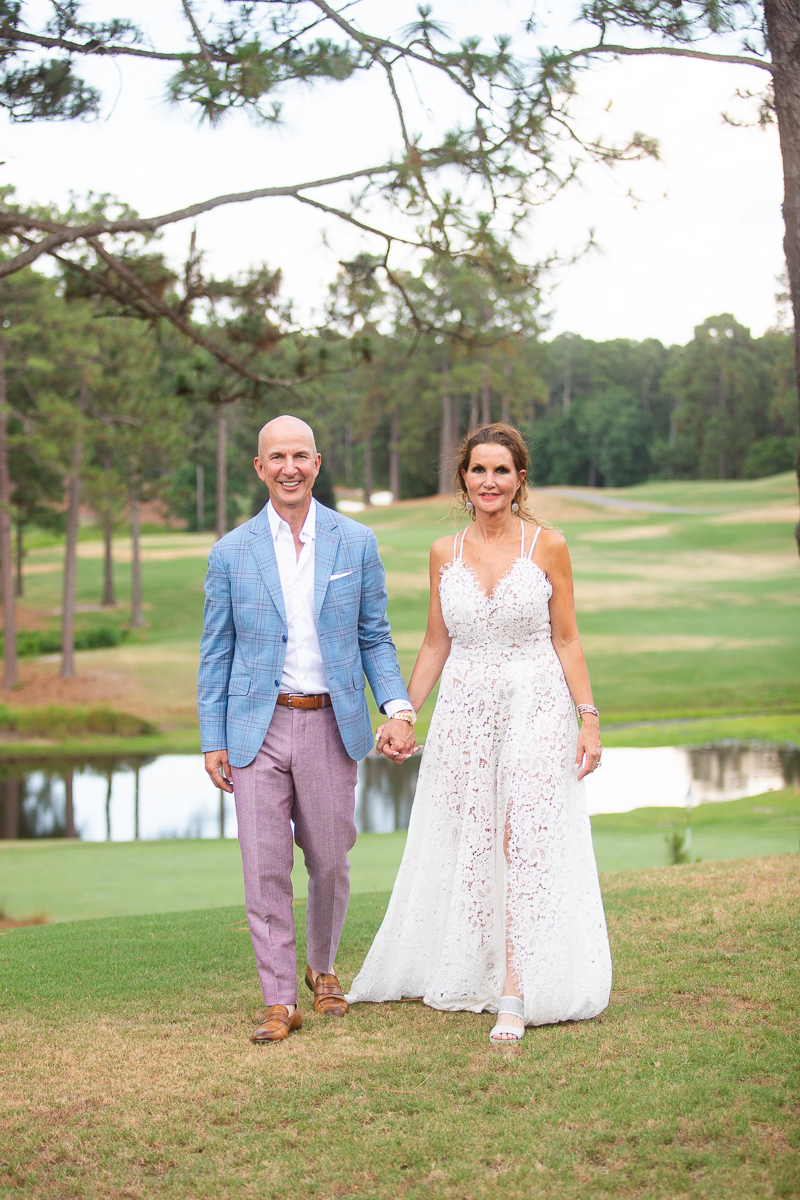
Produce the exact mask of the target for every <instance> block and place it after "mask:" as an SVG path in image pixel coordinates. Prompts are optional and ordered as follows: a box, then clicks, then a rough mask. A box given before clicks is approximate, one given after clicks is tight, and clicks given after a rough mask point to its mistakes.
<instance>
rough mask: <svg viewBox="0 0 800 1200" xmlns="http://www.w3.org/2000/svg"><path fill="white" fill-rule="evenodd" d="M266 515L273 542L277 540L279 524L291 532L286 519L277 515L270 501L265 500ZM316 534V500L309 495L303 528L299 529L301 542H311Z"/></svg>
mask: <svg viewBox="0 0 800 1200" xmlns="http://www.w3.org/2000/svg"><path fill="white" fill-rule="evenodd" d="M267 517H268V519H269V528H270V532H271V533H272V540H273V542H275V541H277V540H278V534H279V533H280V530H281V526H284V527H285V528H286V529H287V530H288V531H289V533H290V534H291V532H292V531H291V529H290V528H289V524H288V522H287V521H284V519H283V517H281V516H279V514H278V512H277V510H276V509H275V508H273V505H272V501H271V500H268V501H267ZM316 536H317V502H316V500H315V499H314V497H313V496H312V497H311V503H310V504H309V506H308V513H307V514H306V519H305V521H304V522H303V528H302V529H301V530H300V541H301V542H312V541H313V540H314V539H315V538H316Z"/></svg>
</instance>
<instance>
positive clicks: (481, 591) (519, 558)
mask: <svg viewBox="0 0 800 1200" xmlns="http://www.w3.org/2000/svg"><path fill="white" fill-rule="evenodd" d="M521 562H527V563H530V565H531V566H532V567H535V568H536V570H537V571H538V572H539V574H540V575H541V576H542V578H543V579H545V580H546V581H547V582H548V583H549V582H550V581H549V579H547V575H546V574H545V572H544V571H543V570H542V568H541V567H540V566H539V564H538V563H535V562H534V561H533V559H532V558H528V556H527V554H517V555H516V557H514V558H512V560H511V562H510V563H509V565H508V567H507V569H506V570H505V571H504V572H503V574H502V575H501V576H500V578H499V579H498V580H497V583H496V584H495V585H494V587H493V588H492V590H491V591H490V592H487V591H486V590H485V588H483V587H482V586H481V581H480V577H479V575H478V572H477V571H476V570H475V568H474V567H471V566H470V565H469V563H468V562H467V561H466V559H464V558H463V557H461V558H456V559H454V560H453V562H452V563H451V564H450V566H451V567H452V566H455V564H456V563H460V564H461V566H462V567H463V568H464V570H465V571H468V572H469V574H470V576H471V578H472V581H473V583H474V584H475V590H476V591H477V592H478V595H479V596H480V597H481V599H482V600H485V601H487V603H489V604H491V603H492V601H493V600H494V598H495V596H496V595H497V592H498V591H499V589H500V587H501V585H502V584H503V583H505V581H506V580H507V579H508V577H509V575H510V574H511V572H512V571H513V570H514V567H515V566H516V565H517V563H521Z"/></svg>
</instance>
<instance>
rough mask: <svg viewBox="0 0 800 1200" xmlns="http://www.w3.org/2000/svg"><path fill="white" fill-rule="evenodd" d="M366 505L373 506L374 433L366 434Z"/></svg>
mask: <svg viewBox="0 0 800 1200" xmlns="http://www.w3.org/2000/svg"><path fill="white" fill-rule="evenodd" d="M364 503H365V504H366V506H367V508H369V507H370V506H371V504H372V433H371V432H370V433H365V434H364Z"/></svg>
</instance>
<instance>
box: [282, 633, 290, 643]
mask: <svg viewBox="0 0 800 1200" xmlns="http://www.w3.org/2000/svg"><path fill="white" fill-rule="evenodd" d="M281 640H282V641H284V642H288V640H289V639H288V638H287V636H286V634H284V635H283V638H282V639H281Z"/></svg>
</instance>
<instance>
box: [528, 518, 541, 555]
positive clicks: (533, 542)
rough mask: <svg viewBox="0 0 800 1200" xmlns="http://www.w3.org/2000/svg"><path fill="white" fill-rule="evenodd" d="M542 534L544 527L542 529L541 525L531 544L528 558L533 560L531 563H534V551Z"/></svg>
mask: <svg viewBox="0 0 800 1200" xmlns="http://www.w3.org/2000/svg"><path fill="white" fill-rule="evenodd" d="M541 532H542V527H541V525H540V526H539V527H538V529H537V530H536V533H535V534H534V535H533V541H532V542H531V548H530V550H529V551H528V558H529V559H530V560H531V562H533V552H534V550H535V549H536V542H537V539H538V537H539V534H540V533H541Z"/></svg>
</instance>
